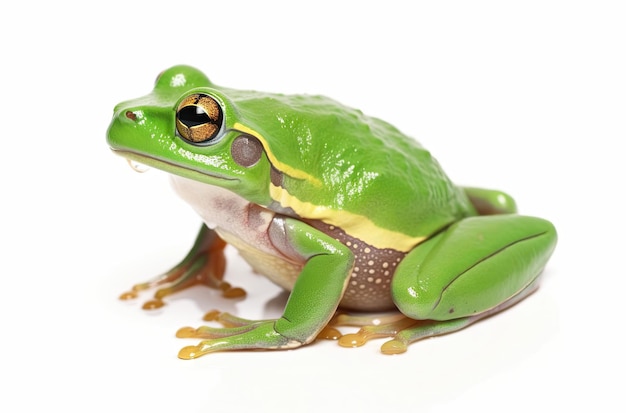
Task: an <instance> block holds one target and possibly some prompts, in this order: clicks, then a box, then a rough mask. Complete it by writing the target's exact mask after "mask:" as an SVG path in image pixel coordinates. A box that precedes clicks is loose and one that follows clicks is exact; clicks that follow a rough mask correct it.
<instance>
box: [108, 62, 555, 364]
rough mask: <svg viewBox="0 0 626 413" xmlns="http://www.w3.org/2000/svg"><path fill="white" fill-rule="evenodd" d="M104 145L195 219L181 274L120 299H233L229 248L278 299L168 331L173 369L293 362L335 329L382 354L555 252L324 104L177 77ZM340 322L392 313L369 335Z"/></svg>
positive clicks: (418, 152) (381, 134) (490, 303)
mask: <svg viewBox="0 0 626 413" xmlns="http://www.w3.org/2000/svg"><path fill="white" fill-rule="evenodd" d="M107 139H108V144H109V146H110V147H111V149H112V150H113V152H115V153H116V154H118V155H121V156H123V157H124V158H127V159H128V160H131V161H134V162H139V163H141V164H144V165H147V166H150V167H155V168H158V169H161V170H163V171H166V172H168V173H169V174H171V176H172V181H173V186H174V188H175V190H176V192H177V193H178V194H179V195H180V196H181V197H182V198H183V199H184V200H185V201H186V202H188V203H189V204H190V205H191V207H192V208H193V209H194V210H195V211H196V212H197V213H198V215H199V216H200V217H201V218H202V220H203V225H202V227H201V230H200V232H199V234H198V237H197V239H196V241H195V243H194V245H193V247H192V249H191V251H190V252H189V254H188V255H187V256H186V257H185V258H184V259H183V260H182V262H181V263H180V264H179V265H177V266H175V267H174V268H172V269H171V270H170V271H167V272H166V273H164V274H162V275H161V276H159V277H157V278H155V279H152V280H150V281H148V282H146V283H142V284H138V285H136V286H135V287H134V289H133V291H132V292H131V293H130V294H129V296H134V295H136V292H138V291H140V290H142V289H145V288H151V287H158V288H157V291H156V293H155V300H153V301H152V306H160V305H162V303H163V298H164V297H165V296H167V295H169V294H172V293H173V292H175V291H179V290H181V289H183V288H186V287H188V286H190V285H194V284H197V283H205V284H208V285H210V286H214V287H217V288H221V289H222V290H223V292H224V295H226V296H235V297H236V296H241V295H243V294H244V293H243V291H242V290H241V289H238V288H235V287H232V286H230V284H228V283H227V282H225V281H224V280H223V274H224V268H225V258H224V247H225V246H226V245H228V244H230V245H232V246H233V247H234V248H236V249H237V250H238V251H239V253H240V254H241V256H242V257H243V258H244V259H245V260H246V261H247V262H248V263H249V264H250V266H251V267H252V268H253V269H254V271H255V272H258V273H260V274H263V275H265V276H267V277H268V278H269V279H270V280H272V281H273V282H274V283H276V284H278V285H279V286H281V287H282V288H284V289H286V290H288V291H290V295H289V299H288V301H287V303H286V305H285V308H284V312H283V314H282V316H281V317H280V318H278V319H276V320H260V321H257V320H245V319H242V318H238V317H235V316H234V315H231V314H228V313H219V312H215V313H213V316H212V318H213V319H214V320H217V321H219V322H221V323H222V324H223V325H224V327H222V328H215V327H207V326H202V327H199V328H189V327H187V328H183V329H181V330H180V331H179V332H178V336H179V337H195V338H198V339H200V340H201V342H200V343H198V344H197V345H192V346H188V347H185V348H183V349H182V350H181V351H180V353H179V357H181V358H184V359H190V358H196V357H199V356H202V355H204V354H207V353H211V352H216V351H224V350H240V349H268V350H269V349H271V350H280V349H292V348H296V347H299V346H303V345H305V344H308V343H311V342H312V341H313V340H315V339H316V337H318V336H320V334H322V335H324V334H326V335H327V334H328V332H329V331H330V332H332V334H330V335H333V334H335V332H337V329H334V326H335V325H341V324H342V323H345V324H348V323H356V324H359V325H362V326H363V328H362V329H361V330H360V331H359V332H358V333H356V334H349V335H345V336H343V337H341V339H340V343H341V344H342V345H346V346H354V345H361V344H363V343H364V342H365V341H367V340H368V339H370V338H372V337H381V336H387V337H389V338H390V340H389V341H387V342H386V343H385V344H383V346H382V351H383V353H386V354H397V353H401V352H404V351H406V349H407V347H408V345H409V344H410V343H412V342H414V341H417V340H419V339H421V338H424V337H430V336H434V335H441V334H447V333H450V332H453V331H457V330H459V329H462V328H464V327H466V326H468V325H469V324H471V323H473V322H475V321H477V320H480V319H482V318H484V317H486V316H489V315H491V314H493V313H495V312H498V311H501V310H503V309H505V308H507V307H509V306H511V305H513V304H515V303H516V302H518V301H520V300H522V299H523V298H525V297H526V296H528V295H529V294H530V293H531V292H533V291H534V290H535V289H536V288H537V285H538V279H539V275H540V273H541V272H542V270H543V268H544V266H545V265H546V262H547V261H548V259H549V257H550V255H551V254H552V251H553V249H554V247H555V245H556V239H557V236H556V231H555V228H554V226H553V225H552V224H551V223H550V222H548V221H546V220H544V219H540V218H535V217H529V216H521V215H517V214H516V205H515V202H514V200H513V199H512V198H511V197H510V196H509V195H507V194H506V193H503V192H500V191H496V190H490V189H480V188H470V187H459V186H456V185H454V184H453V183H452V182H451V181H450V179H449V178H448V177H447V176H446V174H445V173H444V171H443V170H442V168H441V167H440V165H439V163H438V162H437V161H436V160H435V159H434V158H433V157H432V156H431V154H430V152H428V151H427V150H426V149H424V148H423V147H422V146H421V145H420V144H419V143H418V142H417V141H415V140H414V139H412V138H410V137H408V136H406V135H405V134H403V133H402V132H401V131H400V130H398V129H397V128H395V127H394V126H392V125H390V124H389V123H387V122H384V121H382V120H380V119H377V118H375V117H370V116H366V115H364V114H363V113H362V112H361V111H358V110H355V109H352V108H349V107H346V106H344V105H342V104H340V103H338V102H336V101H334V100H332V99H329V98H326V97H323V96H310V95H284V94H272V93H262V92H256V91H248V90H237V89H231V88H225V87H221V86H218V85H216V84H214V83H212V82H211V81H210V80H209V79H208V78H207V76H205V75H204V74H203V73H202V72H201V71H199V70H197V69H195V68H192V67H189V66H182V65H181V66H175V67H172V68H170V69H168V70H166V71H164V72H162V73H161V74H160V75H159V76H158V78H157V80H156V83H155V86H154V90H153V91H152V92H151V93H150V94H148V95H147V96H144V97H141V98H138V99H135V100H129V101H126V102H123V103H120V104H119V105H117V106H116V107H115V110H114V116H113V120H112V123H111V125H110V127H109V130H108V134H107ZM148 307H150V305H148ZM338 309H341V310H345V311H349V312H351V313H352V312H358V313H368V314H369V313H376V314H378V313H386V312H389V311H392V310H393V311H397V312H398V313H397V314H398V315H389V316H385V317H383V320H384V322H382V323H376V324H377V325H369V326H368V325H365V324H367V323H368V321H363V320H371V319H372V317H359V316H348V315H345V314H344V315H340V316H339V317H338V316H336V313H337V310H338ZM342 317H343V318H342ZM337 335H340V334H337Z"/></svg>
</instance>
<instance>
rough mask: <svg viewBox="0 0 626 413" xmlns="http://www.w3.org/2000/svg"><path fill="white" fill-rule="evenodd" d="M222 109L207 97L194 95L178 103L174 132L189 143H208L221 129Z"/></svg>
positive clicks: (200, 94) (198, 94)
mask: <svg viewBox="0 0 626 413" xmlns="http://www.w3.org/2000/svg"><path fill="white" fill-rule="evenodd" d="M223 119H224V115H223V113H222V108H221V107H220V105H219V104H218V103H217V101H216V100H215V99H213V98H212V97H211V96H209V95H205V94H203V93H195V94H193V95H189V96H187V97H186V98H185V99H183V101H182V102H180V105H178V109H177V110H176V130H177V131H178V134H179V135H180V136H181V137H182V138H183V139H185V140H187V141H189V142H191V143H210V142H211V141H212V140H213V139H215V138H216V137H217V136H218V134H219V132H220V130H221V129H222V122H223Z"/></svg>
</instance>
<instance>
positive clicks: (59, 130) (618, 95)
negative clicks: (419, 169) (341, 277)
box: [0, 1, 626, 413]
mask: <svg viewBox="0 0 626 413" xmlns="http://www.w3.org/2000/svg"><path fill="white" fill-rule="evenodd" d="M36 3H39V4H36ZM130 3H131V2H117V1H109V2H102V3H101V4H100V5H98V4H93V3H84V5H80V6H71V5H70V4H69V3H67V2H63V1H61V2H35V4H32V2H31V3H20V4H23V5H17V3H12V7H13V9H12V10H5V11H4V12H3V13H2V18H1V19H2V24H0V34H1V35H2V39H3V40H2V51H3V52H2V55H3V64H2V67H0V78H1V79H2V81H3V85H2V92H1V97H2V98H1V99H0V104H1V105H2V108H1V109H2V110H1V111H0V117H1V119H2V125H3V129H4V130H3V145H2V146H3V150H2V161H1V162H0V168H1V169H2V184H3V189H4V196H3V199H4V200H3V201H2V203H1V208H2V214H1V217H0V219H1V220H2V221H1V222H0V223H1V228H2V230H1V231H0V237H1V240H2V268H3V271H2V272H3V279H4V284H3V293H2V300H1V301H0V314H1V317H2V331H3V334H2V337H3V338H2V339H1V340H0V358H1V359H0V360H1V361H0V366H1V367H0V379H2V383H3V390H2V394H3V395H2V397H1V398H0V410H1V411H11V412H22V411H23V412H26V411H28V412H33V411H36V410H39V411H44V410H46V411H47V410H50V409H56V408H61V409H63V411H76V412H85V411H89V412H99V411H102V412H144V411H146V412H154V413H156V412H175V411H180V412H182V411H185V412H219V411H259V412H263V411H299V412H306V411H339V410H344V409H347V410H348V411H392V410H394V409H395V410H402V411H405V410H406V411H408V410H410V411H420V412H423V411H433V412H447V411H455V412H456V411H461V410H463V411H478V410H480V411H485V412H500V411H503V410H505V411H507V412H528V411H537V410H540V411H549V410H554V409H557V408H558V411H570V410H571V409H573V408H578V409H583V410H591V409H593V411H619V410H623V409H624V402H623V394H622V393H623V381H621V379H620V377H622V373H623V370H624V368H625V367H626V366H625V365H624V356H623V350H624V344H625V343H624V339H623V338H622V337H623V335H622V334H623V333H622V330H623V323H622V322H621V317H622V312H623V309H622V307H623V304H622V303H623V301H624V287H625V283H624V273H625V272H624V268H623V256H624V251H623V248H624V245H625V244H624V239H623V232H624V220H623V210H624V204H623V186H624V182H623V180H624V178H625V177H626V174H625V173H624V162H623V152H622V151H621V150H620V148H621V147H622V144H623V140H624V137H625V136H626V135H625V131H626V122H625V121H624V119H625V118H624V116H625V115H624V113H626V112H625V109H626V107H625V105H626V103H625V102H626V100H624V96H626V84H625V79H626V77H625V76H624V73H626V62H625V60H624V59H625V55H624V50H625V46H626V45H625V39H626V30H625V26H624V21H626V15H625V13H624V8H623V7H622V6H621V3H620V2H617V1H616V2H607V1H594V2H591V1H589V2H582V1H581V2H571V1H568V2H565V1H563V2H558V1H528V2H515V5H512V3H513V2H497V1H492V2H485V1H477V2H428V4H429V5H424V4H422V3H416V4H415V5H412V6H411V7H410V8H406V6H404V3H402V2H394V1H386V2H382V3H381V2H366V1H360V2H358V3H357V2H355V3H354V4H353V5H349V6H348V5H346V6H343V5H339V2H324V1H316V2H309V3H308V5H307V6H301V5H296V4H299V3H293V2H291V3H289V2H284V3H283V4H280V3H278V2H272V1H264V2H247V3H246V2H237V1H234V2H228V5H226V2H216V1H204V2H196V3H197V4H195V5H187V4H185V3H186V2H170V3H164V4H159V2H144V3H145V4H144V5H142V6H138V5H134V4H133V5H131V4H130ZM424 3H425V2H424ZM76 4H78V3H76ZM342 4H343V3H342ZM177 63H187V64H192V65H195V66H197V67H199V68H202V69H203V70H205V71H206V72H207V73H208V75H209V76H210V77H211V78H212V79H213V80H214V81H215V82H216V83H218V84H223V85H227V86H230V87H235V88H252V89H258V90H267V91H277V92H291V93H297V92H298V93H299V92H306V93H321V94H326V95H329V96H332V97H334V98H335V99H338V100H340V101H343V102H345V103H347V104H350V105H352V106H357V107H359V108H361V109H363V110H364V111H365V112H366V113H368V114H372V115H376V116H379V117H382V118H384V119H387V120H389V121H391V122H392V123H394V124H396V125H397V126H398V127H400V128H401V129H402V130H404V131H405V132H407V133H408V134H410V135H412V136H415V137H416V138H418V139H419V140H420V141H421V142H422V143H423V144H424V145H425V146H426V147H428V148H429V149H430V150H431V151H432V152H433V154H434V155H435V156H436V157H437V158H438V159H439V161H440V162H441V163H442V165H443V166H444V168H445V169H446V171H447V172H448V173H449V175H450V176H451V177H452V178H453V179H454V180H455V181H457V182H459V183H460V184H465V185H477V186H485V187H495V188H502V189H506V190H508V191H510V192H511V193H512V194H513V195H514V196H515V197H516V199H517V200H518V203H519V207H520V209H521V212H523V213H525V214H532V215H539V216H542V217H546V218H549V219H551V220H553V221H554V223H555V224H556V226H557V228H558V230H559V235H560V241H559V245H558V247H557V250H556V253H555V254H554V257H553V259H552V260H551V261H550V263H549V264H548V267H547V270H546V272H545V276H544V282H543V285H542V287H541V289H540V290H539V291H538V292H537V293H536V294H534V295H533V296H531V297H530V298H529V299H527V300H526V301H524V302H522V303H521V304H520V305H518V306H516V307H515V308H512V309H510V310H509V311H506V312H505V313H503V314H500V315H498V316H496V317H493V318H491V319H489V320H487V321H485V322H482V323H480V324H478V325H475V326H473V327H471V328H469V329H467V330H465V331H462V332H460V333H457V334H452V335H449V336H446V337H441V338H436V339H431V340H426V341H424V342H421V343H417V344H415V345H413V346H412V347H411V348H410V350H409V352H408V353H407V354H405V355H402V356H394V357H387V356H383V355H380V354H379V353H378V348H379V344H380V342H378V341H377V342H373V343H370V344H369V345H367V346H366V347H363V348H360V349H355V350H350V349H343V348H340V347H338V346H337V345H336V343H332V342H323V343H318V344H315V345H313V346H310V347H307V348H302V349H299V350H295V351H289V352H248V353H224V354H216V355H211V356H207V357H203V358H201V359H199V360H196V361H181V360H179V359H178V358H177V357H176V354H177V352H178V349H179V348H180V347H182V346H184V345H187V344H190V342H188V341H187V340H180V339H176V338H174V336H173V335H174V332H175V331H176V329H177V328H178V327H181V326H184V325H199V324H201V320H200V317H201V315H202V313H203V312H204V311H206V310H208V309H210V308H214V307H215V308H220V309H226V310H231V311H234V312H235V313H237V314H239V315H241V316H244V317H266V316H268V315H269V316H271V315H276V314H277V313H279V308H280V299H281V297H279V299H278V300H275V301H272V299H273V298H274V297H275V296H276V295H277V290H276V289H275V287H273V286H272V285H270V284H269V283H267V282H266V281H265V280H264V279H261V278H258V277H256V276H253V275H251V274H250V273H249V271H248V269H247V267H246V266H245V264H244V263H243V262H241V260H239V259H238V258H234V259H233V260H231V266H230V270H229V274H230V279H233V280H234V281H233V282H234V283H235V284H236V285H242V286H244V287H245V288H246V289H247V290H248V291H249V293H250V297H249V299H248V300H246V301H244V302H240V303H236V304H232V303H224V302H222V301H220V300H217V299H216V300H215V301H211V300H212V299H213V296H214V295H215V294H214V293H212V292H207V291H205V290H197V291H193V292H190V293H182V294H180V295H179V296H177V297H173V298H172V299H170V300H168V302H169V305H168V306H167V307H166V308H165V309H164V310H163V311H161V312H158V313H157V314H148V313H146V312H144V311H142V310H141V309H140V308H139V304H140V303H141V301H138V302H136V303H134V304H128V303H123V302H120V301H118V300H117V299H116V297H117V295H118V294H119V293H121V292H123V291H125V290H126V289H127V288H128V287H130V285H132V284H133V283H135V282H139V281H143V280H144V279H145V278H146V277H148V276H150V275H152V274H155V273H157V272H159V271H161V270H163V269H165V268H166V267H168V266H169V265H171V264H173V263H174V262H176V260H177V259H179V258H180V256H181V255H182V254H184V253H185V252H186V250H187V248H188V247H189V245H190V243H191V242H192V239H193V236H194V235H195V231H196V229H197V226H198V221H197V219H196V217H195V216H194V215H193V213H191V211H190V210H189V209H188V208H187V206H186V205H184V204H183V203H182V202H181V201H179V200H177V199H176V198H175V196H174V194H173V192H172V191H171V190H170V189H169V187H168V184H167V181H166V178H165V175H164V174H162V173H160V172H157V171H151V172H149V173H147V174H143V175H142V174H136V173H133V172H132V171H131V170H130V169H129V168H128V167H126V165H125V164H124V161H123V160H122V159H120V158H117V157H115V156H114V155H112V154H111V153H110V152H109V150H108V148H107V146H106V142H105V139H104V136H105V131H106V128H107V125H108V123H109V120H110V116H111V114H112V108H113V106H114V105H115V104H116V103H118V102H119V101H121V100H123V99H127V98H134V97H137V96H139V95H142V94H145V93H148V92H149V91H150V89H151V88H152V82H153V80H154V78H155V77H156V75H157V73H158V72H159V71H161V70H162V69H165V68H166V67H168V66H170V65H172V64H177ZM142 298H147V296H143V297H142ZM192 342H193V341H192ZM333 406H334V408H332V407H333ZM325 407H327V408H325ZM320 408H321V410H320Z"/></svg>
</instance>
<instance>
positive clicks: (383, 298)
mask: <svg viewBox="0 0 626 413" xmlns="http://www.w3.org/2000/svg"><path fill="white" fill-rule="evenodd" d="M309 224H310V225H311V226H313V227H315V228H317V229H319V230H320V231H322V232H324V233H325V234H328V235H330V236H331V237H333V238H335V239H336V240H337V241H339V242H341V243H342V244H344V245H346V246H347V247H348V248H350V250H351V251H352V253H353V254H354V259H355V261H354V267H353V268H352V274H350V280H349V281H348V287H347V288H346V292H345V293H344V296H343V299H342V300H341V304H340V306H341V307H342V308H345V309H353V310H364V311H384V310H391V309H394V308H396V306H395V304H394V303H393V300H392V298H391V291H390V287H391V279H392V278H393V274H394V273H395V271H396V268H397V266H398V264H399V263H400V261H402V259H403V258H404V256H405V253H403V252H400V251H396V250H394V249H390V248H386V249H378V248H375V247H373V246H371V245H369V244H367V243H365V242H363V241H361V240H359V239H357V238H354V237H351V236H350V235H348V234H346V233H345V232H344V231H343V230H341V229H339V228H337V227H335V226H332V225H328V224H325V223H323V222H321V221H312V222H309Z"/></svg>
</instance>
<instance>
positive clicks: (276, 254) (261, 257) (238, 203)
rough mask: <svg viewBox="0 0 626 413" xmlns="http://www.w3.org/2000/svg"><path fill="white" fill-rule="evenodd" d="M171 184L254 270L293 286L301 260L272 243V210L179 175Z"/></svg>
mask: <svg viewBox="0 0 626 413" xmlns="http://www.w3.org/2000/svg"><path fill="white" fill-rule="evenodd" d="M172 186H173V187H174V189H175V190H176V192H177V193H178V195H179V196H180V197H181V198H182V199H184V200H185V201H186V202H187V203H189V205H191V207H192V208H193V209H194V210H195V211H196V212H197V213H198V214H199V215H200V217H201V218H202V220H203V221H204V222H205V224H206V225H207V226H208V227H209V228H212V229H214V230H215V231H216V232H217V233H218V234H219V236H220V237H221V238H222V239H224V241H226V242H227V243H229V244H231V245H232V246H233V247H235V248H236V249H237V250H238V251H239V253H240V254H241V256H242V257H243V258H244V259H245V260H246V261H247V262H248V263H249V264H250V266H251V267H252V268H253V269H254V271H256V272H258V273H260V274H263V275H265V276H266V277H268V278H269V279H270V280H272V281H273V282H274V283H276V284H278V285H279V286H281V287H282V288H285V289H287V290H291V289H293V285H294V283H295V281H296V278H297V277H298V275H299V274H300V271H301V270H302V267H303V265H304V261H303V260H302V261H297V260H295V259H294V257H286V256H285V255H284V254H282V253H281V252H280V251H279V250H278V249H277V248H276V247H275V246H274V245H273V244H272V241H271V240H270V238H269V235H268V229H269V227H270V225H271V224H272V220H273V219H274V217H275V214H274V212H272V211H270V210H268V209H265V208H263V207H260V206H258V205H256V204H252V203H250V202H248V201H247V200H245V199H243V198H242V197H240V196H238V195H236V194H234V193H233V192H231V191H229V190H227V189H223V188H220V187H217V186H213V185H208V184H204V183H201V182H198V181H193V180H190V179H187V178H182V177H179V176H172Z"/></svg>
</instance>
